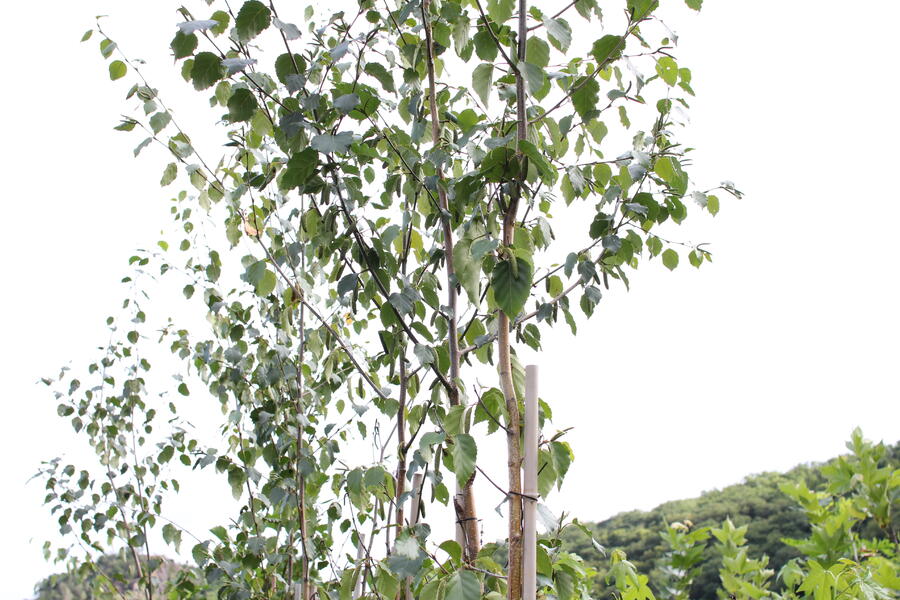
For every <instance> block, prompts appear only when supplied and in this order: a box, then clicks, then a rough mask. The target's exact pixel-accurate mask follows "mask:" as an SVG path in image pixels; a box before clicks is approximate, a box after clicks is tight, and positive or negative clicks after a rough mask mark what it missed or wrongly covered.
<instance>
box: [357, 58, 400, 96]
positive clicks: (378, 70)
mask: <svg viewBox="0 0 900 600" xmlns="http://www.w3.org/2000/svg"><path fill="white" fill-rule="evenodd" d="M363 70H364V71H365V72H366V73H368V74H369V75H371V76H372V77H374V78H375V79H377V80H378V83H380V84H381V87H383V88H384V89H385V90H387V91H389V92H396V91H397V90H396V89H395V88H394V78H393V77H391V74H390V72H389V71H388V70H387V69H386V68H385V67H384V65H382V64H380V63H374V62H371V63H366V66H365V68H364V69H363Z"/></svg>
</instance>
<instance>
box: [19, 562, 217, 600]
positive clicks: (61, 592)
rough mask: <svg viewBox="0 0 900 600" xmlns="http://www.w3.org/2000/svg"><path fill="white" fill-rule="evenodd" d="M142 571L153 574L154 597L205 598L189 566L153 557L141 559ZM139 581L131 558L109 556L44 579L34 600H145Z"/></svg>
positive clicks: (144, 592)
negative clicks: (196, 592)
mask: <svg viewBox="0 0 900 600" xmlns="http://www.w3.org/2000/svg"><path fill="white" fill-rule="evenodd" d="M141 568H142V569H144V570H145V571H147V570H152V572H153V575H152V579H153V583H154V586H153V587H154V598H188V597H192V598H197V599H198V600H199V599H204V600H205V599H206V598H207V595H205V594H204V593H200V594H199V595H198V594H194V593H193V592H195V591H201V590H199V589H197V586H196V583H195V582H196V579H197V577H196V575H197V573H196V572H195V570H194V569H192V568H191V567H188V566H186V565H182V564H179V563H178V562H176V561H174V560H171V559H167V558H163V557H152V558H151V559H150V561H149V562H148V561H146V560H141ZM139 579H140V578H139V576H138V574H137V570H136V567H135V563H134V561H133V560H132V559H131V558H130V557H128V556H125V555H123V554H109V555H105V556H100V557H99V558H98V559H97V560H96V561H94V562H85V563H82V564H81V565H79V567H78V568H77V569H74V570H72V571H69V572H67V573H58V574H55V575H51V576H50V577H47V578H46V579H44V580H42V581H41V582H40V583H38V584H37V585H36V586H35V588H34V592H35V598H36V600H108V599H109V600H111V599H114V598H115V599H117V600H139V599H142V598H146V590H144V589H143V588H142V587H141V585H140V582H139ZM208 597H209V598H214V597H215V595H214V594H210V595H209V596H208Z"/></svg>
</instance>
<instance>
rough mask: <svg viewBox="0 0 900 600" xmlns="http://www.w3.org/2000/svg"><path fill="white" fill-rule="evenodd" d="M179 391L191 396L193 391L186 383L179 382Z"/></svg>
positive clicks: (183, 394)
mask: <svg viewBox="0 0 900 600" xmlns="http://www.w3.org/2000/svg"><path fill="white" fill-rule="evenodd" d="M178 393H179V394H181V395H182V396H190V394H191V392H190V390H188V386H187V384H185V383H179V384H178Z"/></svg>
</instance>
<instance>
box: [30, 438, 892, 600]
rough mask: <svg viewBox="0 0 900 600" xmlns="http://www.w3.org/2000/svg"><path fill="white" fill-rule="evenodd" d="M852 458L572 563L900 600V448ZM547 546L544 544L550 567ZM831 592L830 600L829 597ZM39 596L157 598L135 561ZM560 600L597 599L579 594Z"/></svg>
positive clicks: (189, 593)
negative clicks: (898, 593) (146, 586)
mask: <svg viewBox="0 0 900 600" xmlns="http://www.w3.org/2000/svg"><path fill="white" fill-rule="evenodd" d="M848 447H849V448H850V449H851V451H852V453H851V454H850V455H846V456H841V457H838V458H835V459H833V460H831V461H828V462H827V463H824V464H818V465H801V466H798V467H796V468H794V469H792V470H791V471H789V472H788V473H784V474H779V473H763V474H760V475H753V476H750V477H747V478H746V479H745V481H744V482H743V483H740V484H737V485H732V486H728V487H726V488H725V489H722V490H716V491H711V492H706V493H704V494H703V495H701V496H700V497H699V498H691V499H688V500H675V501H672V502H666V503H665V504H662V505H660V506H658V507H656V508H655V509H653V510H651V511H649V512H642V511H631V512H627V513H622V514H620V515H616V516H614V517H612V518H611V519H607V520H605V521H602V522H600V523H594V524H587V525H586V526H581V527H566V528H563V530H562V539H563V548H562V550H563V554H567V553H574V554H577V555H578V556H580V557H581V558H582V559H583V561H584V562H583V563H582V562H581V561H580V560H578V559H577V558H575V557H572V558H571V559H566V560H565V561H564V562H566V564H567V565H569V567H567V568H572V569H579V570H581V571H582V572H584V573H586V574H587V576H588V577H589V578H591V577H592V578H593V581H594V589H593V593H592V597H593V598H617V599H619V600H655V599H658V600H690V599H693V600H715V599H716V598H718V599H719V600H729V599H732V600H762V599H765V600H799V599H800V598H813V597H815V598H816V600H821V599H822V598H827V599H831V600H834V599H837V598H841V599H842V600H843V599H844V598H847V599H857V598H859V599H865V600H890V599H891V598H896V590H897V589H900V577H898V574H897V571H898V568H897V562H898V532H900V511H898V510H896V509H897V508H898V506H897V503H898V496H900V443H898V444H894V445H893V446H885V445H883V444H877V445H873V444H870V443H868V442H866V441H864V440H863V438H862V435H861V433H860V432H859V431H856V432H854V436H853V439H852V440H851V442H850V443H849V444H848ZM586 532H591V533H592V535H593V539H591V537H590V536H588V535H586ZM548 543H552V542H551V541H549V540H545V541H543V542H542V543H541V545H540V546H539V556H540V554H541V552H543V551H545V550H544V549H546V548H547V546H546V544H548ZM598 545H600V546H602V547H603V548H605V552H601V551H600V550H598V548H597V546H598ZM560 555H561V554H560ZM569 556H571V555H569ZM850 557H853V559H851V558H850ZM539 562H540V558H539ZM142 569H144V570H145V572H148V571H147V570H148V569H149V571H151V572H152V576H151V577H152V581H153V582H154V586H153V587H154V591H153V597H154V598H169V599H173V600H174V599H176V598H198V599H203V600H206V599H207V598H214V597H216V593H215V591H214V589H215V587H216V586H215V584H214V585H212V586H210V585H209V584H208V583H207V581H208V582H215V581H217V580H218V579H219V576H220V575H221V573H220V572H218V570H217V569H215V568H212V570H210V568H207V570H206V573H205V577H204V573H203V572H201V571H199V570H196V569H194V568H192V567H187V566H184V565H180V564H178V563H176V562H174V561H171V560H168V559H163V558H152V559H151V560H150V561H149V563H148V562H147V561H142ZM626 578H628V579H632V580H633V581H634V582H635V585H634V586H632V587H631V590H632V592H630V593H627V594H623V593H622V582H621V579H626ZM563 579H565V578H563ZM204 580H206V581H204ZM823 590H824V591H825V592H829V593H830V595H826V596H823V595H822V594H823ZM35 593H36V599H37V600H107V599H112V598H118V599H120V600H135V599H137V598H147V597H148V595H147V594H146V590H141V589H140V586H139V577H138V576H137V575H136V567H135V563H134V561H133V560H130V559H129V557H127V556H125V555H116V556H101V557H100V558H99V559H98V560H97V561H96V562H95V563H85V564H82V565H80V567H79V568H78V569H77V570H75V571H72V572H70V573H66V574H58V575H53V576H50V577H48V578H47V579H45V580H43V581H41V582H40V583H39V584H38V585H37V586H36V587H35ZM269 597H274V596H266V598H269ZM560 600H587V598H585V597H582V598H580V599H579V598H578V595H577V594H570V595H569V596H567V597H565V598H561V599H560Z"/></svg>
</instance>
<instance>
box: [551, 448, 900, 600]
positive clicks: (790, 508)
mask: <svg viewBox="0 0 900 600" xmlns="http://www.w3.org/2000/svg"><path fill="white" fill-rule="evenodd" d="M838 460H839V459H837V458H835V459H832V460H830V461H828V462H826V463H823V464H813V465H800V466H797V467H795V468H794V469H791V470H790V471H789V472H787V473H761V474H758V475H751V476H749V477H747V478H746V479H745V480H744V481H743V483H739V484H736V485H731V486H728V487H726V488H724V489H722V490H714V491H709V492H705V493H703V494H702V495H701V496H700V497H698V498H690V499H687V500H674V501H671V502H666V503H664V504H661V505H659V506H657V507H656V508H654V509H653V510H651V511H639V510H635V511H630V512H626V513H621V514H618V515H616V516H614V517H612V518H610V519H607V520H605V521H601V522H599V523H591V524H587V526H588V527H589V528H590V529H591V530H592V532H593V536H594V539H595V540H596V541H597V542H599V543H600V544H601V545H602V546H603V547H604V548H606V549H620V550H622V551H624V552H625V554H626V556H627V557H628V560H629V561H631V562H632V563H633V564H634V565H635V566H636V567H637V570H638V572H640V573H645V574H648V575H649V578H650V582H651V587H652V588H653V589H654V592H656V593H657V595H658V596H660V595H661V596H663V597H665V593H661V592H662V590H661V587H662V584H661V582H663V581H664V580H665V573H664V566H663V563H664V562H665V554H666V552H667V550H668V547H667V543H666V538H665V535H663V534H664V533H665V530H666V527H667V525H668V524H672V523H680V524H683V525H685V526H686V527H687V528H688V529H692V530H697V529H701V528H704V527H718V526H720V525H722V523H723V522H724V521H725V520H726V519H730V520H731V522H732V523H733V524H734V525H735V526H737V527H741V526H746V527H747V531H746V534H745V536H746V541H747V547H748V555H749V556H751V557H759V556H762V555H766V556H768V557H769V563H768V568H769V569H771V570H772V571H773V572H774V573H778V572H779V571H780V570H781V569H782V567H784V566H785V564H787V563H788V561H790V560H791V559H794V558H798V557H800V556H801V555H802V553H801V552H800V551H799V550H798V549H797V548H796V547H794V546H791V545H789V544H786V543H784V542H783V541H782V540H783V539H784V538H790V539H802V538H804V537H806V536H808V535H809V534H810V524H809V520H808V518H807V516H806V514H805V513H804V511H803V510H802V509H801V507H800V506H799V505H798V503H797V502H796V501H795V500H794V499H793V498H791V497H789V496H788V495H787V494H786V493H785V492H784V491H782V489H781V488H782V487H783V486H784V485H785V484H797V483H801V482H802V483H804V484H805V485H806V487H807V488H809V489H811V490H818V489H823V488H825V487H826V485H827V479H826V476H825V474H824V473H823V467H827V466H831V467H834V466H835V464H836V463H837V461H838ZM882 466H889V467H890V468H891V469H892V470H893V471H895V472H896V471H897V469H898V467H900V443H896V444H894V445H892V446H887V447H886V448H885V458H884V461H883V465H882ZM894 504H895V505H896V498H894ZM895 508H896V506H895ZM898 521H900V511H896V510H894V511H893V530H894V531H897V530H898V529H900V527H898ZM859 533H860V536H861V537H862V538H875V539H884V538H886V537H887V533H886V532H885V531H884V530H882V529H881V528H879V527H878V525H877V524H876V523H875V520H874V519H872V518H867V519H865V520H864V521H863V522H862V526H861V527H860V531H859ZM564 540H565V544H566V545H567V546H568V549H569V550H570V551H572V552H575V553H576V554H578V555H579V556H581V557H582V558H584V559H585V562H586V563H588V564H590V565H591V566H593V567H594V568H595V569H597V571H598V572H599V573H600V575H601V576H598V577H596V578H595V582H596V583H595V591H596V592H597V594H596V597H607V596H608V594H607V593H606V589H605V588H606V587H607V586H605V585H604V584H605V581H604V577H603V576H602V575H603V574H605V573H606V572H607V570H608V568H607V567H606V565H607V564H608V563H609V559H608V557H604V556H603V555H602V554H601V553H600V552H599V551H598V550H597V548H596V547H595V546H594V544H593V543H592V541H591V540H590V539H588V538H587V536H586V535H584V533H582V532H581V531H579V530H578V529H576V528H569V529H567V530H566V531H565V533H564ZM721 563H722V557H721V552H720V551H719V550H717V548H716V547H715V546H714V545H712V544H711V545H710V547H709V548H707V549H706V550H705V552H703V558H702V560H701V561H700V563H699V565H698V566H699V572H698V574H697V575H696V577H695V578H694V581H693V585H692V586H691V589H690V597H691V598H693V599H695V600H701V599H713V598H715V597H716V591H717V590H719V589H720V586H721V583H720V574H719V569H720V567H721ZM654 584H655V585H654ZM775 587H776V588H781V587H782V584H781V582H780V581H779V582H778V583H776V585H775Z"/></svg>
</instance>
